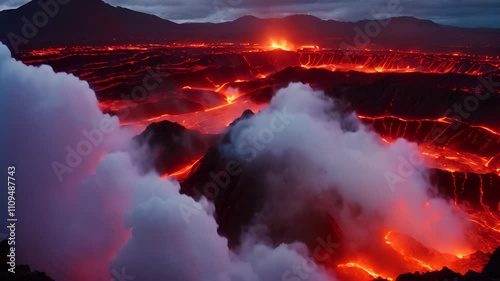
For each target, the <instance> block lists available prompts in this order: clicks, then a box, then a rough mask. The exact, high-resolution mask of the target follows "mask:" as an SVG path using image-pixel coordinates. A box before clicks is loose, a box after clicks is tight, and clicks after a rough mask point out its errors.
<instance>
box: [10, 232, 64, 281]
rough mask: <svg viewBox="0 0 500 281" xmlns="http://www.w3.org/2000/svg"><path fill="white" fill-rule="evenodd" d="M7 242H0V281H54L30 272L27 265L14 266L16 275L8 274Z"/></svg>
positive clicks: (41, 274)
mask: <svg viewBox="0 0 500 281" xmlns="http://www.w3.org/2000/svg"><path fill="white" fill-rule="evenodd" d="M9 247H10V246H9V245H8V243H7V240H4V241H2V242H0V280H2V281H54V280H53V279H52V278H50V277H49V276H47V274H45V273H43V272H39V271H31V269H30V267H29V266H27V265H19V266H16V273H15V274H12V273H10V272H8V271H7V270H8V268H9V267H8V265H7V261H8V260H7V255H8V252H9Z"/></svg>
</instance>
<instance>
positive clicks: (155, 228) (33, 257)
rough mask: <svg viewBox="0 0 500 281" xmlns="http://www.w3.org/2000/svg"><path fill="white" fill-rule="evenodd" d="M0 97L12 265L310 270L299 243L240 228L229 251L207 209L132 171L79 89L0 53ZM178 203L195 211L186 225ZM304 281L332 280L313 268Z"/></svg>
mask: <svg viewBox="0 0 500 281" xmlns="http://www.w3.org/2000/svg"><path fill="white" fill-rule="evenodd" d="M0 91H1V95H0V96H1V99H2V100H1V102H0V109H1V111H2V114H4V116H5V119H6V120H5V119H4V120H3V121H2V122H1V127H0V128H1V129H2V131H3V132H4V133H5V134H6V137H3V138H2V139H1V143H0V147H1V149H2V155H4V156H2V159H3V161H2V162H3V164H4V165H3V167H7V166H11V165H15V166H16V179H17V181H16V202H17V204H16V217H17V219H18V222H17V224H16V234H17V239H16V245H15V247H16V253H17V257H16V263H17V264H18V265H19V264H29V265H30V266H31V267H32V268H33V269H36V270H40V271H44V272H47V274H48V275H49V276H51V277H52V278H54V279H55V280H57V281H70V280H71V281H88V280H95V281H108V280H110V278H113V279H114V280H133V279H135V280H144V281H146V280H185V281H190V280H192V281H198V280H209V281H212V280H214V281H215V280H217V281H218V280H255V281H271V280H280V279H282V276H283V274H287V273H288V272H290V270H291V269H292V268H293V267H297V266H299V265H311V264H312V261H311V259H309V258H308V257H307V256H308V251H307V249H306V247H305V246H304V245H303V244H301V243H291V244H282V245H279V246H277V247H273V246H270V245H269V244H268V243H266V241H262V240H258V239H257V237H256V236H255V235H252V234H251V233H247V234H246V236H245V238H244V239H243V242H242V245H241V247H239V248H238V249H236V250H230V249H229V248H228V245H227V240H226V239H225V238H223V237H221V236H219V235H218V233H217V224H216V222H215V220H214V217H213V211H214V207H213V205H212V204H211V203H208V202H207V201H206V200H201V201H200V202H195V201H194V200H193V199H192V198H190V197H188V196H185V195H181V194H180V193H179V188H180V187H179V184H178V183H177V182H175V181H172V180H168V179H167V180H164V179H161V178H160V177H159V176H158V175H156V174H154V173H150V174H145V175H144V174H141V173H140V172H138V170H139V169H138V168H137V167H136V163H134V161H133V160H131V159H135V156H134V157H131V154H133V155H135V154H136V152H134V153H131V151H132V150H133V149H134V148H133V146H132V145H130V143H129V141H130V139H131V138H132V134H131V133H129V132H128V131H127V130H125V129H123V128H120V127H119V120H118V119H117V118H116V117H111V116H109V115H106V114H102V113H101V112H100V111H99V109H98V101H97V99H96V97H95V93H94V92H93V91H92V90H91V89H90V88H89V85H88V84H87V83H86V82H83V81H80V80H78V79H77V78H76V77H74V76H72V75H68V74H64V73H54V71H53V70H52V69H51V68H50V67H48V66H41V67H31V66H25V65H23V64H22V63H21V62H18V61H15V60H14V59H13V58H11V56H10V54H9V51H8V50H7V48H6V47H5V46H0ZM3 196H4V195H2V198H3ZM4 203H5V202H4ZM2 205H3V206H4V207H5V205H4V204H2ZM186 205H187V206H193V208H195V210H197V214H196V215H195V216H191V217H190V219H189V221H186V219H185V216H184V215H183V212H182V211H181V209H182V208H181V206H186ZM5 209H6V207H5ZM1 213H2V214H4V212H1ZM2 220H3V221H4V222H5V221H6V218H5V217H2ZM308 268H311V266H309V267H308ZM308 276H309V277H310V278H311V279H310V280H331V276H329V273H327V272H326V271H325V270H324V269H323V267H314V270H311V271H310V273H309V275H308ZM131 278H132V279H131ZM136 278H137V279H136Z"/></svg>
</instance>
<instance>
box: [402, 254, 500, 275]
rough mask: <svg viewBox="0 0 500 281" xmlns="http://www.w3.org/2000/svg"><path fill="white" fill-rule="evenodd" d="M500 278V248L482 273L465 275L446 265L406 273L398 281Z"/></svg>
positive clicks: (471, 272) (472, 272)
mask: <svg viewBox="0 0 500 281" xmlns="http://www.w3.org/2000/svg"><path fill="white" fill-rule="evenodd" d="M498 280H500V248H498V249H497V250H496V251H495V252H494V253H493V255H492V256H491V258H490V261H489V262H488V264H487V265H486V266H485V267H484V269H483V271H482V272H481V273H478V272H474V271H469V272H467V273H466V274H465V275H461V274H459V273H455V272H453V271H451V270H450V269H448V268H447V267H444V268H443V269H442V270H440V271H434V272H426V273H422V274H421V273H418V272H415V273H406V274H402V275H400V276H399V277H398V278H397V279H396V281H498Z"/></svg>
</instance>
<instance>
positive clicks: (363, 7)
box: [0, 0, 500, 28]
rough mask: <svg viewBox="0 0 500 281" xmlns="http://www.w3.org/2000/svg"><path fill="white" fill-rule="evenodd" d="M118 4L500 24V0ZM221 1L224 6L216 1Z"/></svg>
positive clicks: (201, 17) (170, 10)
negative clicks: (394, 8) (392, 9)
mask: <svg viewBox="0 0 500 281" xmlns="http://www.w3.org/2000/svg"><path fill="white" fill-rule="evenodd" d="M28 1H29V0H0V10H3V9H8V8H16V7H19V6H20V5H22V4H24V3H26V2H28ZM104 1H105V2H107V3H109V4H111V5H114V6H123V7H126V8H130V9H133V10H137V11H141V12H145V13H149V14H155V15H157V16H160V17H162V18H164V19H168V20H172V21H175V22H190V21H196V22H200V21H202V22H206V21H210V22H221V21H229V20H234V19H236V18H239V17H241V16H244V15H255V16H259V17H280V16H286V15H290V14H310V15H313V16H317V17H319V18H322V19H335V20H341V21H356V20H360V19H373V18H374V16H373V14H374V13H372V11H375V12H376V13H380V11H386V12H387V6H388V4H389V3H390V2H396V3H397V2H399V1H400V5H401V7H402V11H401V12H400V13H397V14H394V15H393V16H414V17H417V18H422V19H431V20H433V21H435V22H438V23H441V24H446V25H456V26H464V27H495V28H500V0H104ZM217 3H219V4H217Z"/></svg>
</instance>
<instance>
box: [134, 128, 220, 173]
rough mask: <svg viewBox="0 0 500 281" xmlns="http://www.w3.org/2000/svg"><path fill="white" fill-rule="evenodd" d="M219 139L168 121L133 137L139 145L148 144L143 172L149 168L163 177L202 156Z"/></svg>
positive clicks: (143, 162) (143, 161)
mask: <svg viewBox="0 0 500 281" xmlns="http://www.w3.org/2000/svg"><path fill="white" fill-rule="evenodd" d="M218 139H219V136H217V135H204V134H202V133H200V132H198V131H192V130H188V129H186V128H184V127H183V126H181V125H179V124H177V123H172V122H169V121H162V122H159V123H153V124H151V125H149V126H148V127H147V128H146V130H145V131H144V132H143V133H141V134H140V135H138V136H136V137H135V140H136V142H137V143H138V144H139V145H140V146H142V145H144V144H146V143H147V144H148V146H149V147H150V150H149V151H148V152H147V153H148V154H149V155H148V156H147V157H141V158H142V159H146V160H141V161H142V164H143V167H144V168H145V169H146V170H150V169H152V168H154V169H156V171H157V172H158V173H159V174H160V175H162V174H165V173H171V172H174V171H177V170H178V169H181V168H182V167H184V166H185V165H188V164H190V163H192V162H193V161H195V160H197V159H199V158H200V157H202V156H203V155H204V154H205V153H206V152H207V151H208V149H209V148H210V147H211V146H212V145H213V144H214V143H216V142H217V140H218Z"/></svg>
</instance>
